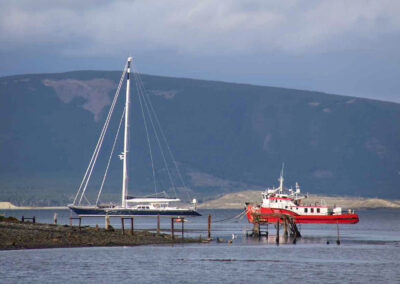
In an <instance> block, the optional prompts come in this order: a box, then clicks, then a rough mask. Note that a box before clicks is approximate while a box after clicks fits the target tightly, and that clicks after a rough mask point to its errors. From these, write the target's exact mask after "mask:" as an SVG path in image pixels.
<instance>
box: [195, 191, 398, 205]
mask: <svg viewBox="0 0 400 284" xmlns="http://www.w3.org/2000/svg"><path fill="white" fill-rule="evenodd" d="M261 192H262V191H261V190H245V191H240V192H234V193H228V194H225V195H222V196H220V197H219V198H217V199H214V200H209V201H206V202H203V203H201V204H199V205H198V208H199V209H243V208H244V206H245V202H254V203H261V201H262V200H261ZM303 203H304V204H316V203H318V204H326V205H328V206H337V207H342V208H346V209H375V208H391V209H400V200H388V199H383V198H368V197H350V196H328V195H319V194H309V196H308V198H306V199H304V201H303Z"/></svg>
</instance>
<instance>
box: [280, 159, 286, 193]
mask: <svg viewBox="0 0 400 284" xmlns="http://www.w3.org/2000/svg"><path fill="white" fill-rule="evenodd" d="M284 167H285V164H284V163H283V164H282V170H281V176H280V177H279V191H280V192H282V190H283V169H284Z"/></svg>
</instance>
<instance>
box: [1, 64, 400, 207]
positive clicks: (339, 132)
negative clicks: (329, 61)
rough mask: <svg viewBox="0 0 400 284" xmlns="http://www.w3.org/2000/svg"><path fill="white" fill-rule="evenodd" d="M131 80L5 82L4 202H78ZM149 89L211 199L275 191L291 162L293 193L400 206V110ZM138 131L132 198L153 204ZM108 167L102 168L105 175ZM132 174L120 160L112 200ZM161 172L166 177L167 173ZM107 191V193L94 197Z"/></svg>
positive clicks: (177, 82) (160, 85)
mask: <svg viewBox="0 0 400 284" xmlns="http://www.w3.org/2000/svg"><path fill="white" fill-rule="evenodd" d="M120 74H121V73H120V72H105V71H77V72H68V73H59V74H29V75H19V76H11V77H3V78H0V200H5V201H12V202H15V203H16V204H24V205H31V204H54V205H56V204H65V203H66V202H69V201H71V199H72V197H73V195H74V194H75V192H76V189H77V186H78V185H79V183H80V179H81V177H82V175H83V173H84V171H85V169H86V166H87V163H88V162H89V159H90V155H91V152H92V151H93V148H94V145H95V143H96V141H97V137H98V135H99V133H100V130H101V127H102V125H103V122H104V119H105V116H106V113H107V111H108V107H109V104H110V102H111V98H112V95H113V93H114V91H115V88H116V85H117V82H118V80H119V77H120ZM142 79H143V82H144V85H145V87H146V90H147V91H148V92H149V94H150V97H151V99H152V101H153V104H154V106H155V109H156V111H157V113H158V115H159V118H160V121H161V124H162V126H163V129H164V131H165V133H166V136H167V137H168V140H169V143H170V146H171V149H172V151H173V152H174V154H175V158H176V160H177V162H178V164H179V166H180V168H181V169H182V172H183V177H184V179H185V182H186V183H187V185H188V187H190V188H191V191H193V192H192V193H193V194H192V195H196V196H197V197H200V199H208V198H211V197H215V196H217V195H221V194H224V193H229V192H234V191H241V190H245V189H249V188H250V189H254V188H261V187H264V186H267V185H274V184H276V183H277V182H276V179H277V177H278V176H279V172H280V168H281V165H282V162H284V163H285V165H286V170H285V184H286V185H293V184H294V183H295V182H296V181H298V182H299V183H300V185H301V186H302V188H303V191H305V192H306V191H308V192H310V193H320V194H337V195H353V196H365V197H375V196H377V197H382V198H400V190H399V184H400V126H399V122H400V105H399V104H396V103H389V102H381V101H373V100H367V99H361V98H353V97H345V96H338V95H330V94H325V93H320V92H310V91H301V90H293V89H284V88H273V87H263V86H252V85H244V84H233V83H224V82H212V81H202V80H192V79H182V78H167V77H158V76H150V75H142ZM133 89H135V88H133ZM121 102H122V100H121ZM122 103H123V102H122ZM122 103H119V104H118V106H117V109H118V110H119V111H121V110H122ZM135 103H137V102H135V101H134V104H135ZM138 114H139V111H136V112H135V113H134V115H138ZM117 120H118V119H116V120H115V121H114V122H113V124H112V126H111V127H112V128H113V129H115V127H116V123H117ZM133 121H134V122H133V125H134V130H133V133H132V144H133V145H132V147H133V150H132V152H133V153H134V154H133V157H132V177H131V188H132V190H131V192H130V193H131V194H134V193H138V194H139V193H143V192H148V193H152V192H153V191H154V190H153V188H152V174H151V170H150V163H149V160H148V155H147V148H146V147H147V146H146V141H145V139H144V136H143V133H144V132H143V125H142V124H141V123H135V121H137V118H135V117H134V118H133ZM109 140H110V141H109V142H106V145H105V146H104V147H105V150H108V149H109V148H110V146H111V142H112V141H111V140H112V139H109ZM118 151H120V150H118ZM105 162H106V157H104V158H103V159H100V161H99V164H100V165H99V169H100V168H101V166H104V165H105ZM120 166H121V164H120V162H118V161H117V159H115V161H113V164H112V169H111V176H110V179H109V182H108V183H107V184H106V187H105V198H116V196H118V195H119V190H120V189H119V188H120V184H121V183H120V171H119V169H120ZM156 170H157V171H158V172H162V171H163V170H164V169H163V167H162V165H161V164H159V165H158V166H157V168H156ZM98 176H100V173H99V174H96V177H98ZM97 183H98V182H97ZM95 189H96V184H94V185H93V187H92V189H91V192H93V193H92V194H93V195H94V192H95V191H96V190H95ZM180 190H181V191H184V189H182V188H181V189H180Z"/></svg>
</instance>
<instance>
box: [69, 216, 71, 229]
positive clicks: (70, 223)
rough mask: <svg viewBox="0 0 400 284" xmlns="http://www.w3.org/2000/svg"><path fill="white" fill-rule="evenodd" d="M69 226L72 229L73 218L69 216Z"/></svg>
mask: <svg viewBox="0 0 400 284" xmlns="http://www.w3.org/2000/svg"><path fill="white" fill-rule="evenodd" d="M69 226H70V227H72V216H69Z"/></svg>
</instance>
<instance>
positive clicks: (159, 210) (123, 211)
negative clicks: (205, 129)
mask: <svg viewBox="0 0 400 284" xmlns="http://www.w3.org/2000/svg"><path fill="white" fill-rule="evenodd" d="M131 64H132V57H128V60H127V63H126V65H125V68H124V71H123V73H122V76H121V80H120V82H119V85H118V88H117V91H116V94H115V96H114V99H113V102H112V104H111V107H110V111H109V113H108V116H107V119H106V122H105V124H104V126H103V129H102V132H101V134H100V137H99V140H98V142H97V145H96V148H95V151H94V153H93V155H92V158H91V160H90V163H89V166H88V168H87V170H86V173H85V175H84V177H83V179H82V182H81V184H80V186H79V189H78V192H77V193H76V196H75V199H74V202H73V203H72V204H69V205H68V207H69V208H70V209H71V210H72V211H73V212H75V213H76V214H78V215H97V216H99V215H121V216H127V215H128V216H149V215H158V214H160V215H168V216H200V215H201V214H200V213H198V212H197V211H196V199H193V201H192V204H191V205H190V206H186V207H185V206H183V207H178V206H171V205H170V203H174V202H180V201H181V200H180V199H179V198H169V197H167V196H164V197H159V196H156V197H130V196H128V176H129V171H128V159H129V126H130V125H129V124H130V121H129V120H130V79H131V78H130V74H131ZM125 75H126V98H125V109H124V113H123V116H122V117H121V121H120V125H119V126H121V123H122V119H123V118H124V148H123V152H122V153H121V154H120V155H119V157H120V159H121V160H122V161H123V166H122V171H123V174H122V194H121V195H122V196H121V204H111V203H110V204H100V203H99V198H100V194H101V192H102V189H103V186H104V181H105V178H106V176H107V172H108V168H109V164H110V160H111V156H112V154H113V152H114V147H115V142H116V139H117V137H118V133H119V128H118V131H117V135H116V138H115V140H114V145H113V149H112V151H111V155H110V159H109V162H108V165H107V169H106V172H105V175H104V178H103V181H102V183H101V186H100V190H99V193H98V196H97V201H96V204H95V205H91V204H83V201H85V200H87V198H86V196H85V192H86V189H87V187H88V183H89V180H90V178H91V176H92V172H93V168H94V165H95V163H96V161H97V157H98V155H99V152H100V149H101V146H102V144H103V141H104V136H105V134H106V132H107V129H108V126H109V123H110V119H111V116H112V113H113V111H114V108H115V104H116V101H117V98H118V95H119V91H120V89H121V86H122V83H123V80H124V78H125ZM149 146H150V145H149ZM168 149H169V148H168ZM150 154H151V152H150ZM171 155H172V154H171ZM174 162H175V161H174ZM175 166H176V168H177V165H176V162H175ZM153 175H154V167H153ZM179 175H180V174H179Z"/></svg>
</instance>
